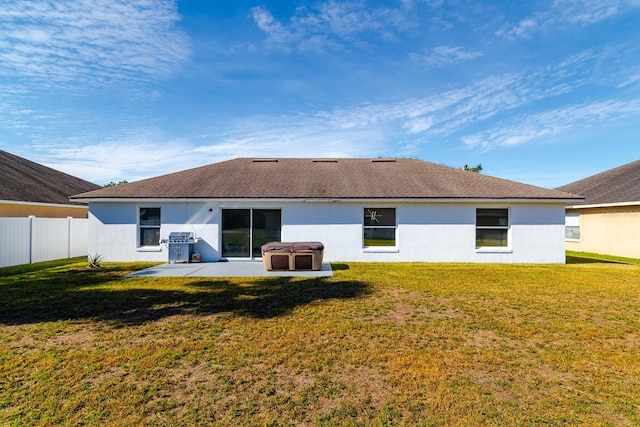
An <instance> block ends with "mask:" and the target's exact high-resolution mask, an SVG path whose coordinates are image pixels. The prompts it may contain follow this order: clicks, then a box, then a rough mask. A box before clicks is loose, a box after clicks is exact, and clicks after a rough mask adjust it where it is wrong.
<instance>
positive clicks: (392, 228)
mask: <svg viewBox="0 0 640 427" xmlns="http://www.w3.org/2000/svg"><path fill="white" fill-rule="evenodd" d="M363 224H364V230H363V246H364V247H372V246H395V245H396V227H397V224H396V209H395V208H364V219H363Z"/></svg>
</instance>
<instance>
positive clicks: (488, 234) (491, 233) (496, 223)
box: [476, 209, 509, 248]
mask: <svg viewBox="0 0 640 427" xmlns="http://www.w3.org/2000/svg"><path fill="white" fill-rule="evenodd" d="M508 237H509V209H476V247H478V248H480V247H506V246H509V241H508Z"/></svg>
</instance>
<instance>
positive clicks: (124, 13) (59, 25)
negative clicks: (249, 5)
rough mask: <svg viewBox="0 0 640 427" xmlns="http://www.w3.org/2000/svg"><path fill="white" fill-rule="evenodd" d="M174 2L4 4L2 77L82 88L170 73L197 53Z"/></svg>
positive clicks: (0, 13) (39, 0)
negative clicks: (182, 25)
mask: <svg viewBox="0 0 640 427" xmlns="http://www.w3.org/2000/svg"><path fill="white" fill-rule="evenodd" d="M179 20H180V16H179V14H178V12H177V8H176V5H175V3H174V2H173V1H170V0H60V1H47V0H21V1H16V2H3V3H2V7H0V28H2V31H1V32H0V75H2V74H4V75H5V76H7V75H8V76H12V77H14V78H25V77H26V78H29V79H31V80H32V81H34V80H35V81H39V82H41V83H42V84H51V83H52V82H53V83H54V84H56V83H57V84H59V83H61V82H67V83H69V82H75V83H81V84H83V85H100V84H109V83H111V82H113V81H119V82H122V81H139V80H144V79H147V78H159V77H165V76H167V75H169V74H171V73H172V72H173V71H175V70H176V69H177V68H178V67H180V66H181V65H182V64H183V63H184V61H185V60H186V59H187V58H188V57H189V55H190V48H189V39H188V36H187V35H186V33H185V32H184V31H182V30H180V29H179V27H178V22H179Z"/></svg>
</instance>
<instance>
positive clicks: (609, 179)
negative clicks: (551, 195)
mask: <svg viewBox="0 0 640 427" xmlns="http://www.w3.org/2000/svg"><path fill="white" fill-rule="evenodd" d="M557 190H560V191H567V192H571V193H574V194H580V195H582V196H584V197H585V200H584V202H581V203H580V204H582V205H594V204H605V203H622V202H637V201H640V160H636V161H635V162H631V163H627V164H626V165H622V166H619V167H617V168H613V169H609V170H607V171H604V172H601V173H599V174H596V175H592V176H590V177H587V178H584V179H581V180H579V181H575V182H572V183H570V184H567V185H563V186H562V187H558V188H557ZM576 205H577V203H576Z"/></svg>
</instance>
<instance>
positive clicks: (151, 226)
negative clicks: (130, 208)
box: [137, 206, 162, 248]
mask: <svg viewBox="0 0 640 427" xmlns="http://www.w3.org/2000/svg"><path fill="white" fill-rule="evenodd" d="M144 209H158V224H143V223H142V212H143V210H144ZM155 229H157V230H158V243H157V244H155V245H145V244H144V243H143V239H142V230H155ZM161 229H162V208H161V207H160V206H138V227H137V243H138V248H158V247H160V246H161V244H162V241H161V240H162V239H161V234H160V233H161Z"/></svg>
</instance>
